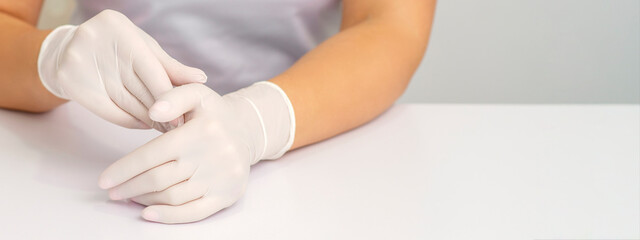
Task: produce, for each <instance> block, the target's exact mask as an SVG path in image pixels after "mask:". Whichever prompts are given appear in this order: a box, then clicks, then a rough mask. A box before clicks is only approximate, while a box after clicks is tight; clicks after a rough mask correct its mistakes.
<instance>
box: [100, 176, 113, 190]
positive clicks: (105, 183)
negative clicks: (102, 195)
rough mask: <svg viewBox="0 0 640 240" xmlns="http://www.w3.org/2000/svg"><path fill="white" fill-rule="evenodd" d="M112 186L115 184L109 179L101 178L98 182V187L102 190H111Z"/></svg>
mask: <svg viewBox="0 0 640 240" xmlns="http://www.w3.org/2000/svg"><path fill="white" fill-rule="evenodd" d="M111 185H113V184H112V182H111V180H110V179H108V178H104V177H100V179H99V180H98V187H100V188H102V189H109V188H111V187H112V186H111Z"/></svg>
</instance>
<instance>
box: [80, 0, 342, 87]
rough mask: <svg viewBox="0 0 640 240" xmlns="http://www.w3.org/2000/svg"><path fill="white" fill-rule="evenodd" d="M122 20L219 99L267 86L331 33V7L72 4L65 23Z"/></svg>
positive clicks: (306, 1) (188, 0)
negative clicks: (103, 17)
mask: <svg viewBox="0 0 640 240" xmlns="http://www.w3.org/2000/svg"><path fill="white" fill-rule="evenodd" d="M104 9H113V10H116V11H119V12H122V13H124V14H125V15H126V16H127V17H129V18H130V19H131V21H133V22H134V23H135V24H136V25H138V26H139V27H140V28H142V29H143V30H144V31H146V32H147V33H149V35H151V36H153V37H154V38H155V39H156V40H157V41H158V42H159V43H160V45H161V46H162V47H163V48H164V49H165V51H167V52H168V53H169V54H170V55H171V56H173V57H174V58H176V59H177V60H178V61H181V62H182V63H184V64H186V65H189V66H193V67H197V68H200V69H202V70H204V71H205V73H207V76H208V77H209V81H208V85H209V86H210V87H212V88H213V89H214V90H216V91H217V92H219V93H220V94H225V93H228V92H231V91H235V90H237V89H239V88H242V87H245V86H248V85H250V84H251V83H253V82H257V81H261V80H268V79H270V78H272V77H274V76H276V75H278V74H279V73H281V72H282V71H284V70H286V69H287V68H289V67H290V66H291V65H292V64H293V63H294V62H295V61H296V60H298V58H300V57H301V56H302V55H304V54H305V53H306V52H307V51H309V50H311V49H312V48H314V47H315V46H316V45H318V44H319V43H320V42H322V41H324V40H325V39H326V38H328V37H329V36H331V35H333V34H335V33H336V32H337V31H338V27H339V21H340V13H339V11H340V10H339V2H338V1H337V0H184V1H175V0H110V1H104V0H78V4H77V8H76V13H75V15H74V17H73V20H72V21H73V23H75V24H79V23H82V22H84V21H86V20H87V19H89V18H91V17H93V16H94V15H96V14H98V13H99V12H100V11H102V10H104Z"/></svg>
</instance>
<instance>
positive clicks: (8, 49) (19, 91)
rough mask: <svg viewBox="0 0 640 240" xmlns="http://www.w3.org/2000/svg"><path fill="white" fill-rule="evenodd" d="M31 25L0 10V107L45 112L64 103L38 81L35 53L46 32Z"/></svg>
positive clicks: (36, 53) (29, 20)
mask: <svg viewBox="0 0 640 240" xmlns="http://www.w3.org/2000/svg"><path fill="white" fill-rule="evenodd" d="M31 18H32V17H31ZM30 22H34V20H33V19H27V20H23V19H20V18H18V17H16V16H14V15H13V14H9V13H6V12H3V11H0V29H2V31H0V108H8V109H15V110H22V111H29V112H44V111H48V110H51V109H53V108H54V107H56V106H58V105H60V104H62V103H64V102H65V101H64V100H62V99H59V98H57V97H55V96H54V95H52V94H51V93H50V92H49V91H47V89H46V88H44V86H43V85H42V83H41V82H40V79H39V77H38V70H37V60H38V53H39V50H40V45H41V44H42V41H43V40H44V38H45V37H46V36H47V34H48V33H49V31H43V30H38V29H36V28H35V26H33V25H32V24H30Z"/></svg>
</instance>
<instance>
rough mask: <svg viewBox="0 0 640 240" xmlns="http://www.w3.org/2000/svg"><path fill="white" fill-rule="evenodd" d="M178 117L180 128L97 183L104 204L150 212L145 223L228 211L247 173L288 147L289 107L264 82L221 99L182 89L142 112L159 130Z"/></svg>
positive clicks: (200, 88)
mask: <svg viewBox="0 0 640 240" xmlns="http://www.w3.org/2000/svg"><path fill="white" fill-rule="evenodd" d="M184 113H187V114H185V119H186V123H185V124H184V125H183V126H181V127H178V128H176V129H174V130H172V131H170V132H167V133H165V134H163V135H161V136H159V137H157V138H155V139H153V140H152V141H150V142H149V143H147V144H145V145H143V146H142V147H140V148H138V149H136V150H135V151H133V152H132V153H130V154H128V155H126V156H125V157H123V158H122V159H120V160H118V161H117V162H115V163H113V164H112V165H111V166H109V167H108V168H107V169H106V170H105V171H104V172H103V173H102V175H101V176H100V180H99V185H100V187H101V188H103V189H109V196H110V198H111V199H114V200H119V199H127V198H132V200H133V201H135V202H138V203H141V204H143V205H147V206H149V207H147V208H145V209H144V211H143V213H142V216H143V217H144V218H145V219H147V220H149V221H155V222H162V223H184V222H193V221H198V220H201V219H203V218H205V217H207V216H210V215H212V214H214V213H215V212H217V211H219V210H221V209H223V208H226V207H228V206H230V205H232V204H233V203H234V202H236V201H237V200H238V199H239V198H240V196H241V195H242V194H243V193H244V191H245V188H246V185H247V178H248V174H249V166H250V165H252V164H254V163H256V162H258V161H259V160H261V159H276V158H279V157H280V156H281V155H282V154H284V153H285V152H286V151H287V150H289V148H290V147H291V144H292V143H293V137H294V129H295V119H294V114H293V107H292V106H291V103H290V102H289V99H288V98H287V96H286V94H285V93H284V92H283V91H282V90H281V89H280V88H279V87H278V86H277V85H275V84H273V83H270V82H258V83H255V84H253V85H251V86H250V87H247V88H244V89H241V90H239V91H237V92H234V93H230V94H227V95H225V96H222V97H221V96H220V95H218V94H217V93H215V92H214V91H212V90H211V89H209V88H207V87H206V86H204V85H202V84H187V85H183V86H179V87H176V88H174V89H173V90H171V91H169V92H167V93H166V94H164V95H162V96H161V97H160V98H159V99H158V101H157V102H156V103H155V104H154V105H153V106H152V107H151V109H150V111H149V114H150V115H151V119H153V120H155V121H158V122H164V121H168V120H171V119H173V118H175V117H177V116H180V115H182V114H184Z"/></svg>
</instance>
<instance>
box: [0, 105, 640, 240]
mask: <svg viewBox="0 0 640 240" xmlns="http://www.w3.org/2000/svg"><path fill="white" fill-rule="evenodd" d="M639 125H640V106H639V105H396V106H395V107H393V108H392V109H391V110H389V111H388V112H386V113H385V114H384V115H382V116H381V117H379V118H378V119H376V120H374V121H373V122H371V123H369V124H367V125H365V126H363V127H361V128H359V129H357V130H354V131H351V132H348V133H346V134H343V135H340V136H338V137H336V138H333V139H331V140H329V141H325V142H322V143H319V144H315V145H313V146H310V147H306V148H303V149H299V150H296V151H293V152H290V153H288V154H287V155H286V156H285V157H283V158H282V159H280V160H277V161H268V162H262V163H259V164H257V165H255V166H254V167H253V168H252V170H251V177H250V183H249V189H248V190H247V193H246V195H245V196H244V198H243V199H241V200H240V201H239V202H237V203H236V204H235V205H233V206H232V207H230V208H228V209H226V210H223V211H221V212H219V213H218V214H215V215H214V216H213V217H210V218H208V219H205V220H204V221H201V222H197V223H193V224H181V225H164V224H157V223H150V222H146V221H144V220H142V219H141V218H140V212H141V210H142V208H143V207H142V206H140V205H137V204H135V203H131V202H114V201H108V200H107V194H106V192H104V191H102V190H100V189H99V188H98V187H97V178H98V175H99V174H100V172H101V171H102V170H103V169H104V168H105V167H106V166H108V165H109V164H110V163H111V162H113V161H115V160H116V159H118V158H119V157H121V156H123V155H124V154H126V153H128V152H129V151H131V150H133V149H134V148H136V147H137V146H139V145H141V144H143V143H145V142H146V141H148V140H149V139H151V138H153V137H155V136H157V135H158V133H156V132H154V131H137V130H128V129H123V128H119V127H117V126H115V125H111V124H110V123H107V122H105V121H103V120H101V119H99V118H97V117H95V116H93V115H92V114H90V113H89V112H87V111H86V110H84V109H82V108H81V107H79V106H78V105H76V104H74V103H70V104H66V105H65V106H62V107H60V108H58V109H56V110H55V111H53V112H50V113H47V114H41V115H33V114H27V113H18V112H11V111H6V110H0V179H1V180H2V181H1V184H0V187H1V188H0V189H1V191H0V194H1V196H0V214H1V215H0V238H1V239H15V238H40V239H62V238H64V239H67V238H70V237H73V238H79V239H125V238H133V237H135V238H146V239H633V238H640V206H639V205H640V126H639Z"/></svg>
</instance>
